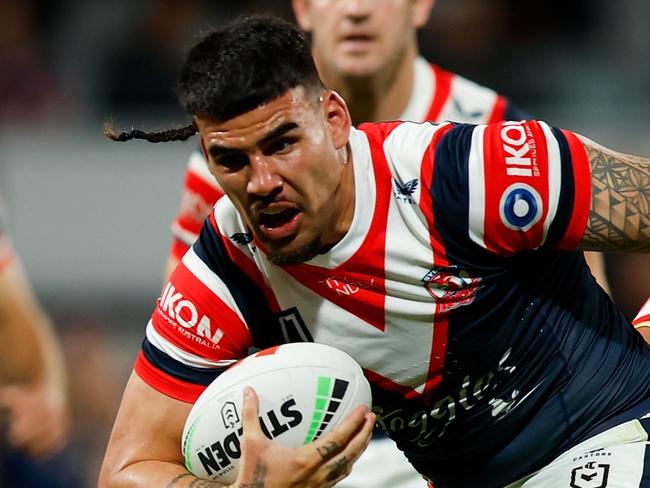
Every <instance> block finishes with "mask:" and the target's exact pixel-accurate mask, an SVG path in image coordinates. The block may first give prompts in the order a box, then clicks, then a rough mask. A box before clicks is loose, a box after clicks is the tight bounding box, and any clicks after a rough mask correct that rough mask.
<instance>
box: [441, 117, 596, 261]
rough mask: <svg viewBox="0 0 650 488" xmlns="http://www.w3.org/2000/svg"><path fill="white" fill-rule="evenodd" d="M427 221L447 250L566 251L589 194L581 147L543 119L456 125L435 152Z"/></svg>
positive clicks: (576, 237) (583, 218)
mask: <svg viewBox="0 0 650 488" xmlns="http://www.w3.org/2000/svg"><path fill="white" fill-rule="evenodd" d="M435 160H436V163H435V170H434V172H435V175H434V178H433V180H432V185H431V196H432V201H433V202H434V203H433V205H434V211H435V217H436V218H435V222H436V226H437V230H438V232H439V234H440V235H441V236H442V239H443V240H446V241H447V244H453V245H447V247H448V248H453V249H460V250H461V252H462V251H464V252H465V255H467V256H471V255H473V254H474V253H475V252H476V251H477V247H478V248H479V249H480V251H479V253H480V252H482V251H487V252H488V253H491V254H492V255H500V256H509V255H512V254H514V253H517V252H519V251H523V250H530V249H537V248H540V247H542V246H548V247H554V248H558V249H566V250H572V249H575V248H576V247H577V245H578V244H579V242H580V240H581V239H582V236H583V234H584V231H585V227H586V222H587V216H588V212H589V207H590V197H591V176H590V170H589V162H588V158H587V153H586V150H585V148H584V146H583V145H582V143H581V142H580V141H579V139H578V138H577V137H576V135H574V134H573V133H571V132H569V131H563V130H559V129H555V128H551V127H549V126H548V125H546V124H545V123H543V122H536V121H518V122H500V123H496V124H490V125H483V126H470V125H458V126H456V127H454V128H453V129H452V130H450V131H449V132H447V133H446V134H445V136H444V137H443V138H442V139H441V141H440V143H439V144H438V145H437V147H436V150H435Z"/></svg>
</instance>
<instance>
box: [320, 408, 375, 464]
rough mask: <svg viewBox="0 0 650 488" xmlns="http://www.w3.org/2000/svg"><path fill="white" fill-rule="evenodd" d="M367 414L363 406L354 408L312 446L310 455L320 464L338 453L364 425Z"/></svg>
mask: <svg viewBox="0 0 650 488" xmlns="http://www.w3.org/2000/svg"><path fill="white" fill-rule="evenodd" d="M367 413H368V408H367V407H366V406H365V405H360V406H358V407H357V408H355V409H354V410H353V411H352V413H351V414H350V415H349V416H348V417H347V418H346V419H345V420H343V421H342V422H341V423H340V424H339V425H338V426H336V428H335V429H334V430H332V432H330V433H328V434H326V435H324V436H323V437H321V438H320V439H318V440H317V441H315V442H314V443H313V444H312V446H313V448H312V449H311V451H312V453H313V454H312V455H313V456H314V457H318V458H320V459H319V461H320V462H322V461H327V460H329V459H331V458H333V457H334V456H336V455H337V454H338V453H340V452H341V451H342V450H343V449H344V448H345V447H346V445H347V444H348V442H349V441H350V439H351V438H352V437H353V436H354V435H355V433H357V432H358V431H359V429H360V428H361V426H362V425H363V424H364V422H365V418H366V414H367ZM312 446H310V447H312Z"/></svg>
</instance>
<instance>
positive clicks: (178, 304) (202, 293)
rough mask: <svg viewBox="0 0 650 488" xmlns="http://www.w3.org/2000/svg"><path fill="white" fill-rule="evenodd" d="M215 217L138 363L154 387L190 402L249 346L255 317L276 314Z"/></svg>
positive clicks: (183, 267) (183, 266)
mask: <svg viewBox="0 0 650 488" xmlns="http://www.w3.org/2000/svg"><path fill="white" fill-rule="evenodd" d="M215 222H216V221H215V219H214V216H213V215H211V217H210V218H209V219H208V220H207V221H206V222H205V224H204V226H203V228H202V230H201V233H200V236H199V238H198V240H197V241H196V243H195V244H194V245H193V246H192V248H191V249H190V250H188V252H187V253H186V254H185V255H184V256H183V258H182V260H181V261H180V263H179V265H178V266H177V267H176V269H175V270H174V272H173V273H172V275H171V276H170V279H169V282H168V283H167V284H166V285H165V287H164V288H163V291H162V293H161V296H160V298H158V300H157V303H156V307H155V309H154V311H153V314H152V316H151V319H150V321H149V323H148V325H147V329H146V337H145V339H144V341H143V343H142V349H141V351H140V354H139V355H138V358H137V360H136V363H135V367H134V369H135V371H136V373H137V374H138V376H140V377H141V378H142V379H143V380H144V381H145V382H146V383H147V384H149V385H150V386H151V387H153V388H155V389H156V390H158V391H160V392H161V393H163V394H165V395H168V396H170V397H172V398H176V399H178V400H181V401H186V402H194V401H195V400H196V398H197V397H198V396H199V395H200V394H201V392H202V391H203V390H204V389H205V388H206V387H207V385H209V384H210V383H211V382H212V380H214V378H216V377H217V376H218V375H219V374H221V373H222V372H223V371H224V370H225V369H227V368H228V367H229V366H230V365H232V364H233V363H235V362H236V361H238V360H239V359H241V358H243V357H245V356H246V355H247V354H248V352H249V349H250V347H252V346H254V345H255V344H254V340H253V337H252V334H251V330H250V324H252V323H264V322H266V323H267V324H268V321H269V320H271V319H272V317H273V314H272V313H271V312H270V310H269V309H268V306H267V305H266V303H267V302H266V300H265V297H264V292H263V291H262V290H261V289H260V288H259V286H258V285H257V284H256V283H255V282H254V281H253V280H252V279H251V278H250V277H249V276H248V275H246V273H244V272H243V271H241V269H240V265H239V264H236V263H234V262H233V260H232V257H231V256H232V254H233V252H234V251H232V250H229V249H228V247H229V246H230V244H229V242H228V239H227V238H224V237H223V236H222V235H221V233H220V232H219V230H218V228H217V225H216V223H215ZM242 259H245V258H242Z"/></svg>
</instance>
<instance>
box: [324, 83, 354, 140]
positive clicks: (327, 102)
mask: <svg viewBox="0 0 650 488" xmlns="http://www.w3.org/2000/svg"><path fill="white" fill-rule="evenodd" d="M321 97H322V102H321V103H322V106H323V111H324V114H325V122H326V123H327V125H328V126H329V128H330V132H331V134H332V140H333V141H334V145H335V146H336V149H340V148H342V147H343V146H345V145H346V144H347V143H348V140H349V138H350V127H351V126H352V117H351V116H350V111H349V110H348V105H347V104H346V103H345V100H343V98H341V95H339V94H338V93H336V92H335V91H334V90H326V91H324V92H323V94H322V95H321Z"/></svg>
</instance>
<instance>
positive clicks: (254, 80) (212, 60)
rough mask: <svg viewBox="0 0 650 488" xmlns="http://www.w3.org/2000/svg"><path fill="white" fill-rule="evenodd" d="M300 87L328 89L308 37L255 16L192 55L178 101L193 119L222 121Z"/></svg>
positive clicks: (201, 44)
mask: <svg viewBox="0 0 650 488" xmlns="http://www.w3.org/2000/svg"><path fill="white" fill-rule="evenodd" d="M298 86H303V87H305V88H306V89H307V90H312V89H318V90H322V89H323V88H324V85H323V82H322V81H321V79H320V77H319V76H318V71H317V70H316V66H315V64H314V60H313V58H312V55H311V49H310V45H309V41H308V39H307V36H306V35H305V34H304V33H303V32H302V31H301V30H300V29H298V27H296V26H295V25H294V24H292V23H290V22H288V21H285V20H282V19H279V18H275V17H270V16H257V15H255V16H247V17H240V18H238V19H236V20H234V21H233V22H230V23H228V24H226V25H224V26H222V27H221V28H219V29H216V30H214V31H212V32H210V33H209V34H208V35H206V36H205V37H204V38H203V39H202V40H201V41H199V42H198V43H197V44H196V45H195V46H194V47H193V48H192V49H191V50H190V52H189V54H188V56H187V59H186V60H185V64H184V65H183V68H182V71H181V76H180V82H179V87H178V98H179V101H180V103H181V105H182V106H183V108H184V109H185V110H186V111H187V112H188V113H189V114H191V115H198V116H201V117H205V118H209V119H212V120H216V121H220V122H223V121H226V120H228V119H231V118H233V117H236V116H237V115H241V114H243V113H245V112H248V111H249V110H252V109H254V108H256V107H258V106H259V105H261V104H263V103H267V102H270V101H272V100H274V99H276V98H277V97H279V96H281V95H282V94H284V93H286V92H287V91H288V90H290V89H292V88H295V87H298Z"/></svg>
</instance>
